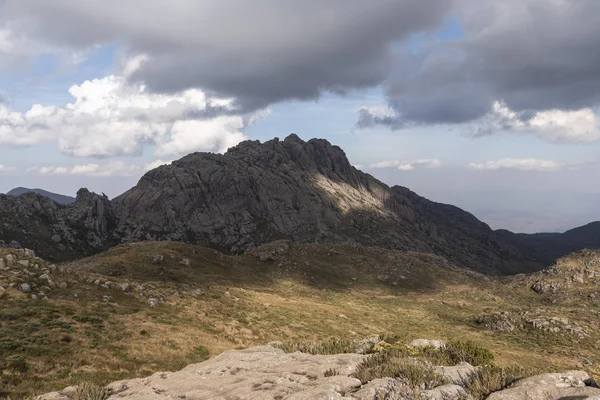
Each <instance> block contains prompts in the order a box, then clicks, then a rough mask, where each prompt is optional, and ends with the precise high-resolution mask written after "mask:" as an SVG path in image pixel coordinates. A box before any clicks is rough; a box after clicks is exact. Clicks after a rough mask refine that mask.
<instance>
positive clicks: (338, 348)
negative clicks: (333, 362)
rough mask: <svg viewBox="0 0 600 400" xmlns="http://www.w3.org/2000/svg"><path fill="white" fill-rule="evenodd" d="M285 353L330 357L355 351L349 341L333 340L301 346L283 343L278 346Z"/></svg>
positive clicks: (354, 345) (354, 344)
mask: <svg viewBox="0 0 600 400" xmlns="http://www.w3.org/2000/svg"><path fill="white" fill-rule="evenodd" d="M278 347H279V348H280V349H282V350H283V351H285V352H286V353H294V352H296V351H299V352H301V353H307V354H312V355H332V354H347V353H354V352H355V351H356V343H354V342H352V341H349V340H337V339H333V340H330V341H327V342H319V343H311V344H303V343H283V344H280V345H279V346H278Z"/></svg>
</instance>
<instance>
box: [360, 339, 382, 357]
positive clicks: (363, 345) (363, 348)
mask: <svg viewBox="0 0 600 400" xmlns="http://www.w3.org/2000/svg"><path fill="white" fill-rule="evenodd" d="M380 341H381V339H380V338H379V336H372V337H369V338H366V339H363V340H361V341H360V342H358V343H357V344H356V353H357V354H367V353H368V352H369V351H370V350H371V349H372V348H373V346H375V345H376V344H377V343H379V342H380Z"/></svg>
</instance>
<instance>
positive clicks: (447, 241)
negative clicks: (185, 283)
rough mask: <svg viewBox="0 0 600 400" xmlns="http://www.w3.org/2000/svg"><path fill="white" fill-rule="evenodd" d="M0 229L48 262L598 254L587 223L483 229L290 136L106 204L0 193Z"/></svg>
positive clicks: (232, 152)
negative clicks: (369, 252) (152, 254)
mask: <svg viewBox="0 0 600 400" xmlns="http://www.w3.org/2000/svg"><path fill="white" fill-rule="evenodd" d="M0 222H1V223H2V224H0V240H4V241H5V242H7V243H9V242H11V241H14V240H16V241H17V242H19V243H21V244H22V245H23V246H26V247H30V248H33V249H35V250H36V251H37V252H38V253H39V254H41V255H42V256H44V257H46V258H49V259H53V260H58V261H60V260H66V259H73V258H76V257H77V256H82V255H89V254H91V253H94V252H98V251H100V250H102V249H106V248H108V247H110V246H111V245H114V244H116V243H119V242H133V241H140V240H174V241H183V242H186V243H192V244H202V245H208V246H211V247H213V248H217V249H219V250H222V251H226V252H230V253H242V252H244V251H247V250H249V249H252V248H255V247H257V246H259V245H261V244H264V243H268V242H272V241H274V240H278V239H287V240H292V241H295V242H300V243H344V242H354V243H358V244H362V245H369V246H380V247H385V248H389V249H396V250H413V251H420V252H427V253H434V254H437V255H440V256H443V257H445V258H447V259H448V260H449V261H451V262H453V263H455V264H457V265H459V266H461V267H466V268H471V269H473V270H476V271H479V272H484V273H488V274H511V273H518V272H527V271H534V270H539V269H541V268H543V266H544V265H547V263H549V262H552V261H553V260H554V259H555V258H557V257H560V256H562V255H565V254H567V253H569V252H572V251H575V250H579V249H581V248H583V247H600V242H598V237H599V236H598V235H597V231H598V230H599V229H598V228H600V227H599V226H596V225H594V226H591V227H588V228H587V229H586V230H584V231H578V233H577V234H571V235H569V236H568V237H566V236H565V237H563V236H562V235H560V234H555V235H541V236H539V235H538V236H536V235H516V234H513V233H511V232H507V231H500V232H498V231H494V230H492V229H491V228H490V227H489V226H487V225H486V224H485V223H483V222H481V221H479V220H478V219H477V218H475V217H474V216H473V215H471V214H469V213H468V212H465V211H463V210H461V209H459V208H457V207H454V206H451V205H446V204H439V203H435V202H432V201H429V200H427V199H425V198H423V197H421V196H419V195H417V194H416V193H414V192H412V191H410V190H409V189H407V188H404V187H400V186H394V187H389V186H387V185H386V184H384V183H382V182H380V181H379V180H377V179H375V178H374V177H372V176H371V175H369V174H366V173H364V172H362V171H360V170H358V169H356V168H354V167H353V166H352V165H351V164H350V162H349V161H348V159H347V157H346V155H345V153H344V152H343V150H342V149H340V148H339V147H337V146H334V145H331V144H330V143H329V142H327V141H326V140H321V139H312V140H309V141H308V142H305V141H302V140H301V139H300V138H299V137H298V136H296V135H290V136H288V137H287V138H286V139H285V140H283V141H282V140H279V139H273V140H270V141H267V142H265V143H260V142H258V141H245V142H242V143H240V144H239V145H237V146H235V147H233V148H231V149H229V150H228V151H227V152H226V153H225V154H223V155H220V154H211V153H194V154H190V155H188V156H186V157H184V158H182V159H180V160H178V161H175V162H173V163H172V164H171V165H165V166H161V167H158V168H157V169H154V170H152V171H149V172H148V173H146V174H145V175H144V176H143V177H142V178H141V180H140V181H139V183H138V184H137V185H136V186H135V187H134V188H132V189H130V190H129V191H127V192H125V193H123V194H122V195H120V196H118V197H116V198H115V199H113V200H112V201H109V200H108V198H106V196H99V195H95V194H93V193H90V192H89V191H87V190H85V189H82V190H81V191H80V192H79V193H78V195H77V199H76V201H75V203H73V204H70V205H59V204H56V203H54V202H53V201H51V200H50V199H48V198H44V197H41V196H38V195H35V194H31V193H28V194H24V195H21V196H19V197H12V196H11V197H9V196H0ZM34 233H35V234H34ZM565 235H566V234H565ZM546 248H551V249H552V251H549V252H548V251H545V250H546ZM548 254H550V255H551V257H554V258H553V259H548V257H549V256H548Z"/></svg>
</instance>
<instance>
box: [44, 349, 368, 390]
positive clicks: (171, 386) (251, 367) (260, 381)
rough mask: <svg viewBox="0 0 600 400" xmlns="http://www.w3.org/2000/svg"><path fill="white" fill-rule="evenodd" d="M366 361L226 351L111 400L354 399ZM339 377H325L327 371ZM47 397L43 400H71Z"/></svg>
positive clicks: (122, 384)
mask: <svg viewBox="0 0 600 400" xmlns="http://www.w3.org/2000/svg"><path fill="white" fill-rule="evenodd" d="M364 357H365V356H362V355H358V354H339V355H333V356H313V355H309V354H303V353H288V354H286V353H285V352H283V350H280V349H276V348H274V347H271V346H262V347H255V348H251V349H247V350H241V351H226V352H224V353H222V354H221V355H219V356H217V357H215V358H214V359H212V360H210V361H207V362H204V363H200V364H192V365H189V366H187V367H186V368H184V369H182V370H181V371H178V372H174V373H171V372H163V373H156V374H154V375H152V376H150V377H148V378H143V379H133V380H124V381H118V382H114V383H112V384H110V385H108V386H107V388H108V389H109V391H110V393H111V396H110V398H111V399H121V398H123V399H178V398H180V399H188V400H192V399H193V400H209V399H215V400H218V399H221V400H226V399H228V400H229V399H240V400H241V399H290V400H291V399H295V400H301V399H306V400H308V399H352V398H354V397H352V396H351V395H350V393H351V392H355V391H356V390H357V389H359V388H360V387H361V383H360V381H359V380H357V379H355V378H351V377H348V375H349V374H350V373H352V372H353V371H354V369H355V368H356V366H357V365H358V364H359V363H360V362H361V361H362V360H363V359H364ZM327 370H335V371H337V373H339V374H340V375H336V376H330V377H325V376H324V375H325V371H327ZM68 398H69V397H68V396H62V395H61V394H60V393H49V394H47V395H44V396H42V397H41V399H43V400H50V399H68Z"/></svg>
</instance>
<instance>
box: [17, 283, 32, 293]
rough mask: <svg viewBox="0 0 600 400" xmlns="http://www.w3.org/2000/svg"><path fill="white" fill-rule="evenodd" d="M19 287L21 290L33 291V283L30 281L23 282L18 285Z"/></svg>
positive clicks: (24, 291) (25, 291)
mask: <svg viewBox="0 0 600 400" xmlns="http://www.w3.org/2000/svg"><path fill="white" fill-rule="evenodd" d="M17 289H18V290H19V291H20V292H23V293H29V292H31V285H30V284H29V283H21V284H20V285H19V286H17Z"/></svg>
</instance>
